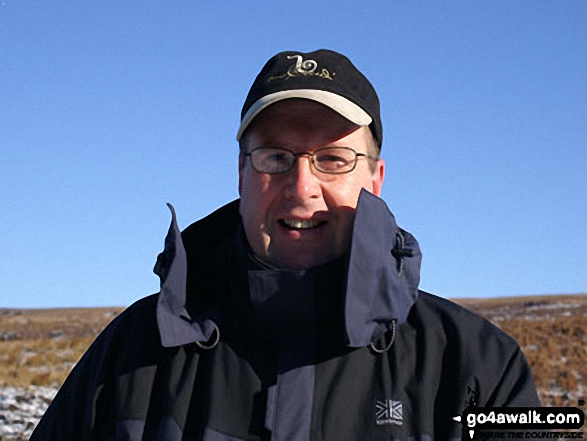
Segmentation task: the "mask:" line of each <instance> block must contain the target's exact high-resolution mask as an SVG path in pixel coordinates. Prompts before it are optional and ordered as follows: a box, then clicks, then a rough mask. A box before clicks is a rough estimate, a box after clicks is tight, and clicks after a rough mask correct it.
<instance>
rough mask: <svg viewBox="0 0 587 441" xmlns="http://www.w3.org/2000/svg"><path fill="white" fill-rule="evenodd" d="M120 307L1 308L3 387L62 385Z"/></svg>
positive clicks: (1, 382)
mask: <svg viewBox="0 0 587 441" xmlns="http://www.w3.org/2000/svg"><path fill="white" fill-rule="evenodd" d="M119 312H120V308H95V309H93V308H88V309H38V310H37V309H28V310H27V309H0V386H7V385H10V386H29V385H34V386H53V387H58V386H60V385H61V384H62V383H63V381H64V380H65V378H66V377H67V375H68V374H69V372H70V371H71V369H72V367H73V366H74V364H75V363H76V362H77V361H78V360H79V358H80V357H81V356H82V354H83V353H84V352H85V351H86V349H87V348H88V347H89V346H90V344H91V343H92V341H93V340H94V339H95V338H96V335H97V334H98V333H99V332H100V331H102V329H104V327H105V326H106V325H107V324H108V323H109V322H110V321H111V320H112V319H113V318H114V317H115V316H116V315H118V313H119Z"/></svg>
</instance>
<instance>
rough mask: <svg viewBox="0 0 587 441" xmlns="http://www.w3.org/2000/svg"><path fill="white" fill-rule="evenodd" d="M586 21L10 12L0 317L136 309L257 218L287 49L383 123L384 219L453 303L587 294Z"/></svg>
mask: <svg viewBox="0 0 587 441" xmlns="http://www.w3.org/2000/svg"><path fill="white" fill-rule="evenodd" d="M586 17H587V2H585V1H584V0H568V1H558V2H555V1H550V0H549V1H542V0H516V1H511V0H503V1H502V0H492V1H474V0H471V1H399V0H385V1H383V0H381V1H370V2H357V1H347V0H342V1H341V0H337V1H330V0H326V1H320V2H317V1H307V0H304V1H298V2H269V1H254V0H247V1H243V0H238V1H237V0H220V1H214V2H213V1H204V0H202V1H193V0H190V1H182V0H178V1H174V2H154V1H146V0H141V1H124V2H120V1H113V0H101V1H96V0H94V1H83V2H81V1H79V0H76V1H64V0H60V1H52V0H46V1H43V2H37V1H30V0H0V307H62V306H106V305H120V306H126V305H129V304H131V303H132V302H133V301H135V300H137V299H138V298H140V297H143V296H145V295H148V294H151V293H153V292H156V291H157V290H158V279H157V277H156V276H155V275H154V274H153V273H152V268H153V264H154V262H155V259H156V256H157V254H158V253H159V252H160V251H161V250H162V248H163V240H164V236H165V234H166V232H167V228H168V224H169V219H170V215H169V212H168V210H167V208H166V206H165V203H166V202H170V203H172V204H174V206H175V208H176V210H177V212H178V216H179V221H180V226H181V227H182V228H183V227H186V226H187V225H189V224H190V223H191V222H193V221H195V220H197V219H199V218H200V217H202V216H204V215H206V214H207V213H209V212H210V211H212V210H214V209H215V208H218V207H220V206H221V205H223V204H224V203H226V202H229V201H230V200H233V199H235V198H237V197H238V193H237V143H236V140H235V134H236V131H237V128H238V122H239V115H240V109H241V106H242V103H243V101H244V99H245V96H246V93H247V91H248V88H249V86H250V84H251V83H252V81H253V79H254V77H255V76H256V74H257V72H258V71H259V70H260V68H261V67H262V65H263V64H264V63H265V61H266V60H267V59H268V58H269V57H271V56H272V55H274V54H275V53H276V52H279V51H282V50H299V51H311V50H315V49H318V48H330V49H334V50H338V51H340V52H342V53H344V54H346V55H347V56H349V57H350V58H351V60H353V62H354V63H355V64H356V65H357V66H358V67H359V68H360V69H361V70H362V71H363V72H364V73H365V74H366V75H367V76H368V77H369V78H370V80H371V81H372V82H373V84H374V86H375V88H376V89H377V91H378V93H379V96H380V99H381V102H382V120H383V125H384V145H383V150H382V155H383V157H384V159H386V161H387V178H386V182H385V187H384V191H383V198H384V199H385V200H386V201H387V203H388V205H389V206H390V208H391V210H392V211H393V212H394V214H395V216H396V219H397V221H398V223H399V225H400V226H402V227H403V228H404V229H406V230H408V231H410V232H412V233H413V234H414V235H415V236H416V238H417V239H418V240H419V242H420V245H421V248H422V252H423V263H422V282H421V288H423V289H425V290H428V291H431V292H433V293H436V294H438V295H441V296H443V297H449V298H453V297H494V296H503V295H524V294H549V293H577V292H587V276H585V268H586V267H587V257H586V256H587V226H586V225H587V222H586V220H587V208H586V207H587V202H586V201H587V172H586V170H587V154H586V148H585V147H586V140H587V80H586V79H587V19H586Z"/></svg>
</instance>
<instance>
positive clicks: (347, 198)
mask: <svg viewBox="0 0 587 441" xmlns="http://www.w3.org/2000/svg"><path fill="white" fill-rule="evenodd" d="M244 144H245V146H246V147H245V148H246V151H248V152H250V151H251V150H253V149H255V148H258V147H283V148H287V149H289V150H291V151H293V152H294V153H299V152H313V151H315V150H317V149H319V148H323V147H331V146H332V147H351V148H352V149H354V150H355V151H356V152H357V153H369V154H370V155H371V156H375V152H374V150H375V149H374V148H373V147H371V148H370V146H373V145H374V142H373V138H372V135H371V132H370V130H369V128H368V127H360V126H357V125H355V124H353V123H352V122H350V121H348V120H347V119H345V118H344V117H342V116H341V115H339V114H338V113H336V112H334V111H333V110H331V109H329V108H328V107H326V106H323V105H321V104H319V103H315V102H313V101H307V100H284V101H281V102H278V103H276V104H273V105H271V106H269V107H268V108H267V109H265V110H264V111H263V112H262V113H261V114H260V115H259V116H258V117H257V118H256V119H255V121H254V122H253V124H252V125H251V127H250V128H249V130H248V133H247V134H246V138H245V143H244ZM239 161H240V167H239V193H240V197H241V203H240V213H241V216H242V219H243V225H244V229H245V233H246V236H247V239H248V242H249V244H250V246H251V248H252V249H253V251H254V252H255V253H256V254H257V255H258V256H260V257H261V258H263V259H264V260H266V261H267V262H269V263H272V264H274V265H276V266H278V267H280V268H289V269H307V268H311V267H315V266H319V265H322V264H325V263H327V262H330V261H331V260H333V259H336V258H337V257H340V256H342V255H343V254H344V253H345V252H346V251H347V250H348V248H349V245H350V239H351V234H352V225H353V220H354V215H355V208H356V206H357V201H358V197H359V193H360V191H361V189H362V188H365V189H366V190H368V191H370V192H371V193H373V194H375V195H376V196H379V195H380V193H381V185H382V184H383V178H384V162H383V160H378V161H377V164H376V167H375V171H374V172H373V171H372V166H373V164H370V162H373V161H371V160H369V159H366V158H359V160H358V163H357V166H356V168H355V169H354V170H353V171H352V172H350V173H346V174H340V175H330V174H324V173H321V172H319V171H317V170H315V169H314V167H313V165H312V164H311V159H310V157H309V156H301V157H298V159H297V162H296V164H295V165H294V168H293V169H292V170H291V171H289V172H286V173H283V174H277V175H270V174H266V173H259V172H257V171H255V170H254V169H253V167H252V165H251V163H250V158H246V157H243V156H242V155H241V156H240V160H239Z"/></svg>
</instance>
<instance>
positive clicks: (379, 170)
mask: <svg viewBox="0 0 587 441" xmlns="http://www.w3.org/2000/svg"><path fill="white" fill-rule="evenodd" d="M384 180H385V161H384V160H383V159H378V160H377V165H376V166H375V172H374V173H373V192H372V193H373V194H374V195H375V196H381V189H382V187H383V181H384Z"/></svg>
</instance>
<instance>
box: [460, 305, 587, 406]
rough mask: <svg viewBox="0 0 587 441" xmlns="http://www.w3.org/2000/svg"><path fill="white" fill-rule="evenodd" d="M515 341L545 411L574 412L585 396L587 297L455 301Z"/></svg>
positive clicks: (586, 379) (586, 382)
mask: <svg viewBox="0 0 587 441" xmlns="http://www.w3.org/2000/svg"><path fill="white" fill-rule="evenodd" d="M458 303H461V304H463V305H465V306H467V307H468V308H469V309H472V310H474V311H475V312H477V313H478V314H480V315H482V316H484V317H486V318H488V319H489V320H491V321H492V322H493V323H494V324H495V325H497V326H499V327H500V328H502V329H503V330H504V331H506V332H507V333H508V334H510V335H511V336H512V337H514V338H515V339H516V340H517V342H518V344H519V345H520V347H521V348H522V351H523V352H524V355H525V356H526V359H527V360H528V363H530V366H531V367H532V372H533V375H534V381H535V383H536V387H537V389H538V392H539V394H540V400H541V401H542V405H544V406H577V405H578V401H579V400H580V399H584V398H585V395H587V393H586V392H587V391H586V390H585V389H586V386H587V363H586V361H587V335H586V332H585V325H586V324H587V295H585V294H583V295H565V296H556V295H555V296H533V297H513V298H495V299H469V300H459V301H458Z"/></svg>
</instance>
